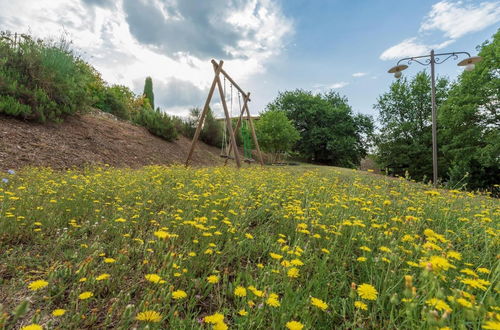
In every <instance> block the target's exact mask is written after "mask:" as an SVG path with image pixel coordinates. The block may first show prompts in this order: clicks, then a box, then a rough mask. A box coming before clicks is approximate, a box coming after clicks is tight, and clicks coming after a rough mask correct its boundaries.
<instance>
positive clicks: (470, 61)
mask: <svg viewBox="0 0 500 330" xmlns="http://www.w3.org/2000/svg"><path fill="white" fill-rule="evenodd" d="M482 60H483V58H482V57H481V56H471V57H468V58H466V59H465V60H462V61H460V62H458V64H457V65H458V66H465V71H472V70H474V67H475V66H476V65H475V64H476V63H479V62H481V61H482Z"/></svg>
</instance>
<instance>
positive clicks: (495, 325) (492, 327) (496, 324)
mask: <svg viewBox="0 0 500 330" xmlns="http://www.w3.org/2000/svg"><path fill="white" fill-rule="evenodd" d="M483 329H487V330H498V329H500V321H495V320H492V321H487V322H485V323H484V324H483Z"/></svg>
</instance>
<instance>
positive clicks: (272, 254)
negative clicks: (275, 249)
mask: <svg viewBox="0 0 500 330" xmlns="http://www.w3.org/2000/svg"><path fill="white" fill-rule="evenodd" d="M269 255H270V256H271V258H273V259H276V260H280V259H281V258H283V256H282V255H280V254H276V253H272V252H271V253H269Z"/></svg>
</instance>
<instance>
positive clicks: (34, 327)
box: [21, 323, 43, 330]
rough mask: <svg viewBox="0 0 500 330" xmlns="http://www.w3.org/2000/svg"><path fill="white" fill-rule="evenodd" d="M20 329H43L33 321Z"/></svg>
mask: <svg viewBox="0 0 500 330" xmlns="http://www.w3.org/2000/svg"><path fill="white" fill-rule="evenodd" d="M21 330H43V327H42V326H41V325H39V324H36V323H33V324H30V325H25V326H24V327H22V328H21Z"/></svg>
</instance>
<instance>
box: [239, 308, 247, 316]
mask: <svg viewBox="0 0 500 330" xmlns="http://www.w3.org/2000/svg"><path fill="white" fill-rule="evenodd" d="M238 314H239V315H241V316H247V315H248V312H247V311H246V310H244V309H240V310H239V311H238Z"/></svg>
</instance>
